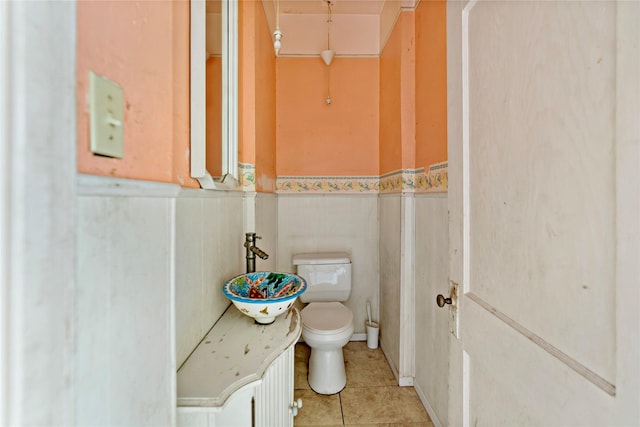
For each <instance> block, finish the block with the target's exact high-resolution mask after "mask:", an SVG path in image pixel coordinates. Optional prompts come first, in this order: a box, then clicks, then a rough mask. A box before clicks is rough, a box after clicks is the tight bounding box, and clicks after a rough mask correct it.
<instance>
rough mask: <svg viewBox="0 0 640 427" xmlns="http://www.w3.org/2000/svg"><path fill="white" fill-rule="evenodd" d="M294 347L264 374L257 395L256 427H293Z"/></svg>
mask: <svg viewBox="0 0 640 427" xmlns="http://www.w3.org/2000/svg"><path fill="white" fill-rule="evenodd" d="M293 352H294V346H291V347H289V349H287V350H286V351H285V352H284V353H282V354H281V355H280V356H279V357H278V358H277V359H276V360H275V361H274V362H273V364H272V365H271V366H269V368H268V369H267V370H266V372H265V373H264V376H263V377H262V384H260V386H258V387H257V388H256V393H255V426H256V427H272V426H282V427H293V415H292V413H291V411H290V410H289V405H291V403H292V402H293Z"/></svg>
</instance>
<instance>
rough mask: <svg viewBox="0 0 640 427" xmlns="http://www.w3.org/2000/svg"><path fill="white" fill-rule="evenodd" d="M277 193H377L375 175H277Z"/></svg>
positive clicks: (377, 183) (377, 187)
mask: <svg viewBox="0 0 640 427" xmlns="http://www.w3.org/2000/svg"><path fill="white" fill-rule="evenodd" d="M276 192H278V193H378V192H379V179H378V177H377V176H347V177H345V176H279V177H278V178H277V179H276Z"/></svg>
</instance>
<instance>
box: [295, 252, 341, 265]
mask: <svg viewBox="0 0 640 427" xmlns="http://www.w3.org/2000/svg"><path fill="white" fill-rule="evenodd" d="M349 263H351V259H350V258H349V254H348V253H346V252H319V253H308V254H296V255H294V256H293V265H321V264H349Z"/></svg>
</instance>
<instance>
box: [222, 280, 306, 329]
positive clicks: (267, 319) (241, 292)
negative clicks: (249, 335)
mask: <svg viewBox="0 0 640 427" xmlns="http://www.w3.org/2000/svg"><path fill="white" fill-rule="evenodd" d="M306 290H307V282H306V281H305V280H304V279H303V278H302V277H300V276H298V275H296V274H292V273H274V272H269V271H257V272H255V273H245V274H240V275H238V276H236V277H234V278H232V279H230V280H228V281H227V282H226V283H225V284H224V286H223V287H222V292H223V293H224V296H225V297H227V298H229V299H230V300H231V302H233V305H235V306H236V307H237V308H238V310H240V311H241V312H242V313H244V314H246V315H247V316H249V317H253V318H254V319H255V320H256V322H258V323H261V324H263V325H268V324H269V323H273V321H274V320H276V316H278V315H280V314H282V313H285V312H286V311H287V309H288V308H289V307H291V306H292V305H293V303H294V302H295V301H296V298H298V296H299V295H301V294H302V293H303V292H304V291H306Z"/></svg>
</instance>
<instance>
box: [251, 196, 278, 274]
mask: <svg viewBox="0 0 640 427" xmlns="http://www.w3.org/2000/svg"><path fill="white" fill-rule="evenodd" d="M255 223H256V229H255V232H256V233H258V235H259V236H262V240H258V242H257V245H258V247H259V248H260V249H262V250H263V251H265V252H266V253H267V254H269V259H267V260H262V259H260V258H257V259H256V270H258V271H260V270H277V268H278V263H277V258H278V254H277V248H278V198H277V196H276V195H275V194H273V193H258V194H257V196H256V218H255Z"/></svg>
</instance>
